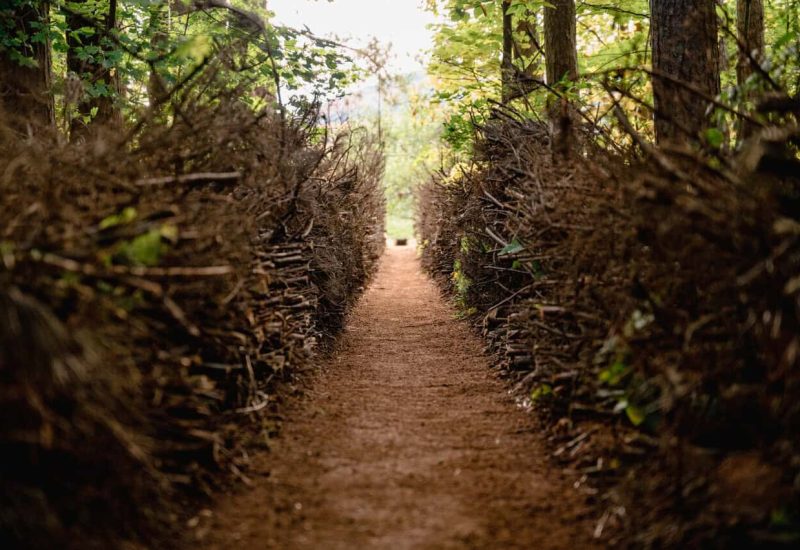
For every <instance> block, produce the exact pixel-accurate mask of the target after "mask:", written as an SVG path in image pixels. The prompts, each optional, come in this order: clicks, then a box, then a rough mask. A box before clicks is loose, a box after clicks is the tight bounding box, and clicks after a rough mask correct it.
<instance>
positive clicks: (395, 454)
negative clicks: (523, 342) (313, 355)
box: [204, 248, 592, 550]
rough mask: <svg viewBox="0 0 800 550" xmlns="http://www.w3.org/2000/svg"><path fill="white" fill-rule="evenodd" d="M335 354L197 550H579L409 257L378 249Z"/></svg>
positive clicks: (474, 346) (542, 464)
mask: <svg viewBox="0 0 800 550" xmlns="http://www.w3.org/2000/svg"><path fill="white" fill-rule="evenodd" d="M339 347H340V349H339V351H338V353H336V354H335V355H334V357H333V358H332V359H330V360H329V361H328V362H327V364H326V365H325V366H324V368H323V370H322V372H321V373H320V374H319V376H318V377H317V379H316V380H315V381H314V383H313V388H312V389H311V391H310V392H309V395H308V397H307V398H304V399H303V400H302V402H301V403H299V404H298V405H297V407H296V409H297V410H294V411H292V412H291V416H290V421H289V422H287V424H286V426H285V429H284V434H283V436H282V437H281V438H280V440H279V441H278V442H277V445H276V448H275V450H274V452H272V453H268V454H266V455H265V456H263V457H259V458H257V459H256V465H257V466H256V469H255V472H251V475H254V479H255V482H254V483H255V485H254V487H253V488H251V489H249V490H247V491H245V492H242V493H239V494H236V495H232V496H229V497H225V498H224V499H222V501H221V502H220V503H219V506H218V508H217V509H216V510H214V512H213V516H212V520H211V524H210V530H205V531H207V535H206V536H205V537H204V542H206V543H207V547H208V548H214V549H228V548H231V549H232V548H237V549H250V548H253V549H254V548H259V549H261V548H281V549H312V548H313V549H320V550H327V549H356V548H375V549H392V550H394V549H405V548H409V549H411V548H414V549H439V548H527V549H535V548H587V547H591V545H592V543H591V541H590V538H589V530H590V527H589V525H588V523H587V521H585V520H583V519H581V517H582V516H585V512H586V510H585V509H584V508H583V507H582V506H581V505H580V501H579V500H578V498H577V496H576V495H575V494H574V492H573V491H572V490H571V489H570V488H569V487H568V485H567V482H566V480H565V479H563V478H562V477H561V476H560V475H559V473H558V471H557V470H554V468H553V467H552V466H551V465H549V464H548V462H547V460H546V458H545V456H544V451H543V449H542V443H541V441H540V439H539V436H537V435H535V433H536V423H535V421H534V420H533V419H532V418H531V417H530V415H527V414H525V413H524V412H522V411H520V410H519V409H517V408H516V407H515V406H514V403H513V401H512V400H511V399H510V398H509V397H508V395H507V393H506V392H505V390H504V387H503V384H502V382H500V381H499V380H497V379H496V378H495V377H494V376H493V375H492V374H491V372H490V370H489V368H488V366H487V359H486V358H485V357H484V356H482V355H481V345H480V342H479V339H478V338H476V337H475V336H474V335H472V334H471V333H470V331H469V330H468V328H467V327H466V326H465V325H464V324H463V323H460V322H458V321H455V320H454V319H453V311H452V310H451V309H450V308H449V307H448V306H447V305H446V304H445V303H444V301H443V300H442V298H441V296H440V294H439V292H438V291H437V290H436V288H435V287H434V285H433V284H432V283H431V282H430V281H429V280H428V279H427V278H426V277H425V276H424V275H422V274H421V272H420V271H419V267H418V264H417V262H416V260H415V257H414V252H413V250H412V249H410V248H391V249H389V251H388V252H387V254H386V256H385V258H384V259H383V263H382V266H381V269H380V272H379V274H378V276H377V279H376V280H375V282H374V283H373V285H372V287H371V288H370V289H369V291H367V293H366V295H365V296H364V298H363V299H362V301H361V302H360V304H359V305H358V307H357V308H356V310H355V312H354V314H353V316H352V319H351V321H350V324H349V328H348V329H347V331H346V332H345V334H344V336H343V338H342V342H341V345H340V346H339Z"/></svg>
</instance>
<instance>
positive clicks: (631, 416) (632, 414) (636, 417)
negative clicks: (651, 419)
mask: <svg viewBox="0 0 800 550" xmlns="http://www.w3.org/2000/svg"><path fill="white" fill-rule="evenodd" d="M625 415H626V416H627V417H628V420H630V421H631V424H633V425H634V426H637V427H638V426H641V425H642V424H643V423H644V421H645V420H646V419H647V415H646V414H645V412H644V411H643V410H642V409H640V408H639V407H637V406H636V405H631V404H628V406H627V407H625Z"/></svg>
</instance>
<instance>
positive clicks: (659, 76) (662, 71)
mask: <svg viewBox="0 0 800 550" xmlns="http://www.w3.org/2000/svg"><path fill="white" fill-rule="evenodd" d="M650 12H651V31H650V32H651V35H652V41H653V73H654V75H653V79H652V80H653V96H654V100H655V130H656V142H657V143H667V142H678V141H684V140H686V139H688V140H690V141H696V140H697V139H698V136H699V135H700V134H701V133H702V132H703V131H704V130H705V129H706V128H708V116H707V115H706V110H707V106H708V102H707V101H705V100H703V99H702V97H701V94H702V95H706V96H712V97H713V96H716V95H717V94H719V91H720V80H719V72H720V69H719V42H718V40H717V15H716V6H715V2H714V0H650ZM682 84H685V85H682ZM688 88H695V89H696V90H697V92H700V94H698V93H696V92H693V91H691V90H689V89H688Z"/></svg>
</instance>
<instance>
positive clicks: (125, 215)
mask: <svg viewBox="0 0 800 550" xmlns="http://www.w3.org/2000/svg"><path fill="white" fill-rule="evenodd" d="M136 216H137V212H136V209H135V208H133V207H132V206H128V207H126V208H124V209H123V210H122V212H119V213H118V214H112V215H111V216H109V217H107V218H105V219H103V220H102V221H101V222H100V229H108V228H109V227H115V226H117V225H124V224H128V223H131V222H132V221H133V220H135V219H136Z"/></svg>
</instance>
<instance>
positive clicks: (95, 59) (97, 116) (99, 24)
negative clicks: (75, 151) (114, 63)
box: [67, 0, 121, 141]
mask: <svg viewBox="0 0 800 550" xmlns="http://www.w3.org/2000/svg"><path fill="white" fill-rule="evenodd" d="M88 4H89V3H88V2H86V1H85V0H84V1H83V2H79V3H78V2H75V3H73V6H74V7H75V10H74V11H70V12H68V13H67V28H68V29H69V30H68V32H67V46H68V50H67V70H68V71H69V72H70V73H71V74H73V75H75V76H76V77H77V78H78V79H79V81H80V82H81V83H82V86H80V91H79V97H78V98H77V101H76V111H77V116H75V117H74V118H73V119H72V120H71V121H70V139H72V140H73V141H74V140H76V139H80V138H82V137H85V136H86V135H88V134H90V133H91V131H92V127H102V126H117V125H119V124H120V123H121V115H120V113H119V110H118V109H117V107H116V105H115V96H116V95H117V93H118V92H119V81H118V78H117V75H116V74H115V73H113V72H112V69H111V67H109V66H108V63H107V60H106V59H105V58H106V53H107V49H108V44H109V40H110V36H109V35H110V33H111V32H113V31H114V29H115V28H116V26H117V2H116V0H110V1H109V3H108V11H107V12H106V13H105V14H103V15H99V14H93V13H90V12H89V6H88ZM84 28H92V29H94V33H93V34H89V35H86V34H80V35H79V34H78V31H79V30H80V29H84ZM91 47H95V48H97V49H98V52H99V53H97V54H95V55H92V56H91V57H88V58H87V57H86V56H81V55H80V52H81V48H91ZM100 86H102V87H104V88H105V89H106V92H105V93H103V94H88V93H87V92H86V88H87V87H88V88H93V87H100Z"/></svg>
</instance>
